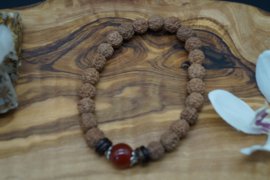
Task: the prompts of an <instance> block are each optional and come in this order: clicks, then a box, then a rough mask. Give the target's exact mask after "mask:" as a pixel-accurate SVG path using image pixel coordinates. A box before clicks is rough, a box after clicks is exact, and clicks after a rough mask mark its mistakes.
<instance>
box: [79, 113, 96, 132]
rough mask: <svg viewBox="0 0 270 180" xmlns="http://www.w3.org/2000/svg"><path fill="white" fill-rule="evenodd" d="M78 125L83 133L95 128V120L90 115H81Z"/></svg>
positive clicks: (92, 115) (93, 116) (94, 117)
mask: <svg viewBox="0 0 270 180" xmlns="http://www.w3.org/2000/svg"><path fill="white" fill-rule="evenodd" d="M80 125H81V128H82V130H83V131H85V132H86V131H88V130H89V129H92V128H95V127H97V125H98V124H97V118H96V116H95V115H94V114H92V113H83V114H82V116H81V118H80Z"/></svg>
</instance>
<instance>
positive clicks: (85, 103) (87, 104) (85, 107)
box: [77, 98, 95, 114]
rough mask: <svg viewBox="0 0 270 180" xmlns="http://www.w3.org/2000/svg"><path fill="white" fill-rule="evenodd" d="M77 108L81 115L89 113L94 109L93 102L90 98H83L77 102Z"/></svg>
mask: <svg viewBox="0 0 270 180" xmlns="http://www.w3.org/2000/svg"><path fill="white" fill-rule="evenodd" d="M77 108H78V110H79V112H80V113H81V114H83V113H90V112H93V111H94V109H95V102H94V101H93V100H92V99H90V98H83V99H81V100H80V101H79V102H78V104H77Z"/></svg>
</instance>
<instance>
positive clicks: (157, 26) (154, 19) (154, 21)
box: [148, 15, 164, 31]
mask: <svg viewBox="0 0 270 180" xmlns="http://www.w3.org/2000/svg"><path fill="white" fill-rule="evenodd" d="M163 24H164V19H163V17H161V16H159V15H154V16H151V17H150V18H149V19H148V27H149V29H150V30H152V31H159V30H161V29H162V27H163Z"/></svg>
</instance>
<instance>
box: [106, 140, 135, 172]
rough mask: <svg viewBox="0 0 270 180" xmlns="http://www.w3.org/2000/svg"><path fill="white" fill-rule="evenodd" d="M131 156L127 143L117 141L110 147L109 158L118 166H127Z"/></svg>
mask: <svg viewBox="0 0 270 180" xmlns="http://www.w3.org/2000/svg"><path fill="white" fill-rule="evenodd" d="M131 157H132V149H131V147H130V146H129V145H127V144H124V143H119V144H116V145H114V146H113V147H112V149H111V153H110V160H111V161H112V163H113V164H114V165H115V166H116V167H118V168H127V167H129V165H130V158H131Z"/></svg>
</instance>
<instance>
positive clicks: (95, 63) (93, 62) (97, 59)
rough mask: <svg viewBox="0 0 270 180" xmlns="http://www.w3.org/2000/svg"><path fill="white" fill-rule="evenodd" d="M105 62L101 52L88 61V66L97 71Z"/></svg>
mask: <svg viewBox="0 0 270 180" xmlns="http://www.w3.org/2000/svg"><path fill="white" fill-rule="evenodd" d="M105 63H106V58H105V56H103V55H102V54H99V53H97V54H95V55H94V56H92V58H91V59H90V62H89V67H90V68H95V69H96V70H97V71H98V72H100V71H102V70H103V68H104V66H105Z"/></svg>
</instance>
